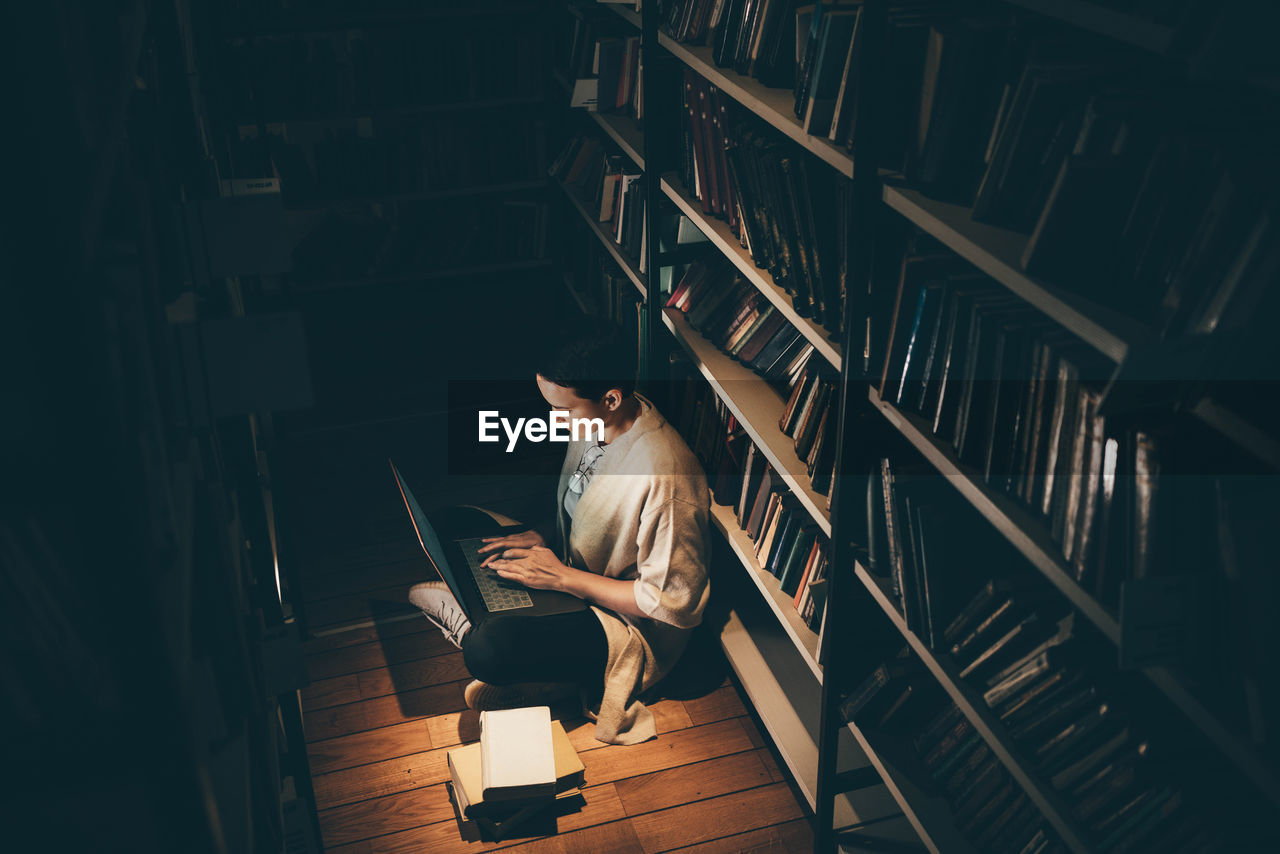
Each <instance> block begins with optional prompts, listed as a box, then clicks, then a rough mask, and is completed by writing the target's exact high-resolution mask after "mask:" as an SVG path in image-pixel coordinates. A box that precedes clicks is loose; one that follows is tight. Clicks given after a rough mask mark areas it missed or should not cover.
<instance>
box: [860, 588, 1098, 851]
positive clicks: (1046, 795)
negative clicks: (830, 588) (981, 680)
mask: <svg viewBox="0 0 1280 854" xmlns="http://www.w3.org/2000/svg"><path fill="white" fill-rule="evenodd" d="M854 574H855V575H856V576H857V578H858V580H859V581H861V582H862V584H863V586H864V587H865V588H866V589H867V592H868V593H870V594H871V597H872V598H873V599H874V600H875V601H876V604H878V605H879V606H880V608H881V609H882V610H883V611H884V613H885V616H886V617H888V618H889V620H890V622H892V623H893V625H894V627H895V628H897V630H898V631H899V632H900V633H901V634H902V636H903V637H904V638H905V639H906V641H907V643H908V644H910V646H911V649H912V651H913V652H915V654H916V656H917V657H918V658H919V659H920V660H921V661H922V662H924V664H925V666H926V667H927V668H928V669H929V672H930V673H932V674H933V677H934V678H935V679H937V680H938V683H939V684H940V685H941V686H942V687H943V688H944V689H945V690H946V692H947V694H948V695H949V696H950V697H951V700H952V701H953V702H954V703H955V704H956V705H957V706H958V707H959V708H960V711H961V712H963V713H964V716H965V717H966V718H968V719H969V722H970V723H971V724H973V727H974V729H976V730H977V731H978V733H979V734H980V735H981V736H982V738H983V740H984V741H985V742H986V743H987V746H988V747H989V748H990V749H991V752H992V753H994V754H995V755H996V756H997V757H998V758H999V760H1000V762H1001V763H1002V764H1003V765H1004V766H1005V768H1006V769H1008V771H1009V773H1010V774H1011V775H1012V776H1013V778H1014V779H1015V780H1017V781H1018V783H1019V785H1021V786H1022V788H1023V790H1024V791H1025V792H1026V793H1027V796H1028V797H1030V798H1031V799H1032V800H1033V801H1034V802H1035V804H1036V806H1038V807H1039V808H1040V811H1041V812H1042V813H1043V814H1044V817H1045V818H1046V819H1048V820H1049V823H1050V824H1052V825H1053V829H1054V830H1056V831H1057V832H1058V834H1059V835H1060V836H1061V837H1062V841H1063V843H1065V844H1066V846H1067V848H1068V849H1070V850H1071V851H1074V852H1077V854H1087V852H1089V851H1091V850H1092V849H1091V848H1090V847H1089V845H1087V844H1086V842H1085V838H1086V837H1085V836H1084V834H1083V832H1082V831H1081V830H1080V828H1078V827H1076V824H1075V822H1074V821H1073V820H1072V819H1071V814H1070V812H1069V810H1068V809H1067V806H1066V805H1065V804H1064V803H1062V801H1061V799H1060V798H1059V797H1058V795H1057V794H1056V793H1055V792H1054V791H1053V790H1052V789H1051V788H1050V787H1049V785H1048V784H1047V783H1046V782H1045V781H1044V780H1042V779H1041V778H1040V776H1039V774H1037V773H1036V771H1035V769H1034V768H1032V767H1031V766H1030V765H1028V764H1026V763H1025V762H1024V761H1023V760H1022V759H1021V758H1020V757H1019V755H1018V754H1017V752H1015V750H1014V748H1013V747H1012V745H1010V744H1008V743H1007V742H1006V741H1005V737H1004V735H1003V730H1002V728H1001V726H1000V723H999V722H998V721H997V720H996V719H995V718H994V717H993V716H992V715H991V713H990V712H988V711H987V710H986V707H985V705H984V704H983V702H982V699H981V698H980V697H978V696H976V695H975V694H974V692H973V691H972V690H971V689H970V688H969V686H967V685H965V684H963V683H962V682H961V681H960V679H959V678H958V677H957V676H955V674H954V673H953V670H952V668H951V667H950V666H949V665H947V664H945V663H943V662H942V661H940V660H939V659H938V658H937V657H936V656H934V654H933V651H932V650H930V649H929V648H928V647H927V646H926V645H925V644H924V642H923V641H921V640H920V638H919V637H917V636H916V634H915V632H912V631H911V630H910V629H908V628H907V623H906V621H905V620H904V619H903V618H902V614H900V613H899V612H898V608H897V606H896V605H894V604H893V599H892V598H891V594H890V593H889V591H888V590H886V589H885V585H884V584H883V583H882V582H880V581H878V580H877V579H875V578H873V577H872V576H871V574H870V573H869V572H867V570H866V568H865V567H863V566H862V565H861V564H857V565H856V566H855V567H854Z"/></svg>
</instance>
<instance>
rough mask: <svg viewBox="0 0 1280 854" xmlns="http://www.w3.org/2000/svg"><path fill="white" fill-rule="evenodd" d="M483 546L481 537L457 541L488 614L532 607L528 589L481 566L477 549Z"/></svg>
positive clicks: (480, 558)
mask: <svg viewBox="0 0 1280 854" xmlns="http://www.w3.org/2000/svg"><path fill="white" fill-rule="evenodd" d="M483 544H484V538H483V537H472V538H471V539H469V540H458V545H459V546H460V547H461V548H462V553H463V554H464V555H466V556H467V566H468V568H470V570H471V577H472V578H474V579H475V580H476V587H477V588H479V590H480V598H481V599H482V600H484V606H485V607H486V608H488V609H489V613H491V614H492V613H494V612H495V611H514V610H515V609H516V608H531V607H533V597H532V596H530V595H529V591H528V589H526V588H525V587H524V586H523V585H520V584H517V583H516V582H514V581H508V580H507V579H505V578H503V577H502V576H501V575H498V573H497V572H495V571H494V570H492V569H489V567H487V566H481V565H480V561H481V560H483V558H482V557H481V556H480V554H479V553H478V552H477V549H479V548H480V546H482V545H483Z"/></svg>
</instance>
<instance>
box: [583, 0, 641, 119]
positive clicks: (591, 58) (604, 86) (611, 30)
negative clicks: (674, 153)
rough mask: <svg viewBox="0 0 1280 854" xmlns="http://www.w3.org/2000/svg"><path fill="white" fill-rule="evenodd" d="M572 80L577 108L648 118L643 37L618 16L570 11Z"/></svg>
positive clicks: (589, 10) (592, 9) (592, 10)
mask: <svg viewBox="0 0 1280 854" xmlns="http://www.w3.org/2000/svg"><path fill="white" fill-rule="evenodd" d="M569 11H570V13H571V14H570V21H569V28H570V29H569V34H568V55H567V64H566V65H565V73H566V78H567V79H568V80H569V82H570V84H571V86H572V87H573V89H572V106H575V107H586V108H587V109H589V110H594V111H596V112H600V113H613V112H625V113H628V114H630V115H631V116H633V117H634V118H636V119H637V120H639V119H641V118H643V116H644V112H643V109H642V107H643V103H644V98H643V92H644V82H643V81H644V74H643V65H642V63H641V61H640V36H639V34H638V33H636V32H635V30H634V29H630V31H628V30H629V28H627V27H626V26H625V25H624V24H623V23H622V22H621V20H620V19H619V18H618V17H617V16H616V15H610V14H606V13H605V12H603V11H600V10H598V9H597V8H596V7H594V6H587V7H578V6H573V5H570V6H569Z"/></svg>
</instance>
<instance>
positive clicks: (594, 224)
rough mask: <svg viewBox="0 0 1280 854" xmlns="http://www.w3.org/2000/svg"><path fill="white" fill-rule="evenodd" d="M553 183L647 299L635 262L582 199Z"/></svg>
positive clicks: (645, 280) (643, 278)
mask: <svg viewBox="0 0 1280 854" xmlns="http://www.w3.org/2000/svg"><path fill="white" fill-rule="evenodd" d="M555 183H556V186H557V187H559V188H560V189H561V191H563V193H564V195H565V198H567V199H568V200H569V203H570V204H572V205H573V208H574V210H576V211H577V212H578V215H579V216H580V217H582V219H583V221H584V222H586V224H587V226H588V227H589V228H590V229H591V231H592V232H593V233H594V234H595V236H596V238H597V239H598V240H599V241H600V242H601V243H602V244H604V248H605V249H606V250H607V251H608V253H609V255H610V257H612V258H613V260H614V261H615V262H616V263H617V265H618V266H619V267H621V268H622V272H624V273H626V274H627V278H628V279H630V280H631V283H632V284H633V285H635V286H636V290H638V291H639V292H640V295H641V297H643V298H645V299H647V298H648V297H647V294H648V292H649V289H648V281H647V277H646V276H645V274H644V273H641V272H640V270H639V269H638V268H637V266H636V262H635V261H633V260H632V259H631V258H629V257H628V256H627V254H626V253H625V252H623V251H622V246H620V245H619V244H618V242H617V241H616V240H614V239H613V235H612V234H610V233H609V232H608V231H607V230H606V229H605V227H604V225H603V224H601V223H600V222H599V220H597V219H596V218H595V217H594V216H592V215H591V213H590V212H589V211H588V210H587V206H586V204H584V203H583V201H582V199H580V198H578V196H577V194H576V193H574V192H573V191H572V190H570V189H569V188H568V187H566V186H565V185H564V184H562V183H561V182H559V181H557V182H555Z"/></svg>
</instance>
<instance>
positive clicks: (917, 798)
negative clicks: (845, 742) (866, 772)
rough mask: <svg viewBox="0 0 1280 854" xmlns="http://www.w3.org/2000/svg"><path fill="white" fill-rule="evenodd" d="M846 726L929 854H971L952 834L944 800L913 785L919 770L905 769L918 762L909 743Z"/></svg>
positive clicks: (855, 726) (967, 846)
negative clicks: (913, 771)
mask: <svg viewBox="0 0 1280 854" xmlns="http://www.w3.org/2000/svg"><path fill="white" fill-rule="evenodd" d="M848 727H849V732H851V733H853V737H854V740H856V741H857V742H858V747H860V748H861V749H862V752H863V753H865V754H866V755H867V758H868V759H869V760H871V764H872V766H874V767H875V769H876V773H878V774H879V775H880V777H881V779H883V780H884V784H885V787H886V788H887V789H888V790H889V793H890V794H891V795H893V799H894V800H895V801H897V802H898V806H899V807H900V808H901V809H902V814H903V815H904V816H906V818H907V821H909V822H910V823H911V827H912V829H913V830H914V831H915V833H916V836H917V837H919V839H920V841H921V842H922V843H924V846H925V847H926V848H928V849H929V851H930V852H932V854H952V852H955V854H974V850H973V846H972V845H970V844H969V843H968V842H966V841H965V840H964V838H963V837H962V836H960V835H959V834H958V833H956V829H955V827H954V825H953V823H952V819H951V808H950V807H949V806H948V805H947V802H946V799H945V798H942V797H940V796H938V795H937V794H934V793H931V792H929V791H927V790H926V789H921V788H920V787H919V786H918V785H917V783H916V780H918V779H919V776H918V773H919V771H920V770H921V769H918V768H916V769H914V770H915V772H916V773H914V774H913V773H911V772H909V771H908V770H906V769H910V768H913V766H918V765H919V764H920V762H919V760H918V759H916V757H915V755H914V754H913V753H912V752H911V746H910V745H908V744H906V743H904V742H903V740H902V739H901V738H897V737H894V736H890V735H886V734H884V733H878V732H871V731H867V730H863V729H860V728H859V727H858V725H857V724H856V723H849V724H848Z"/></svg>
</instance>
